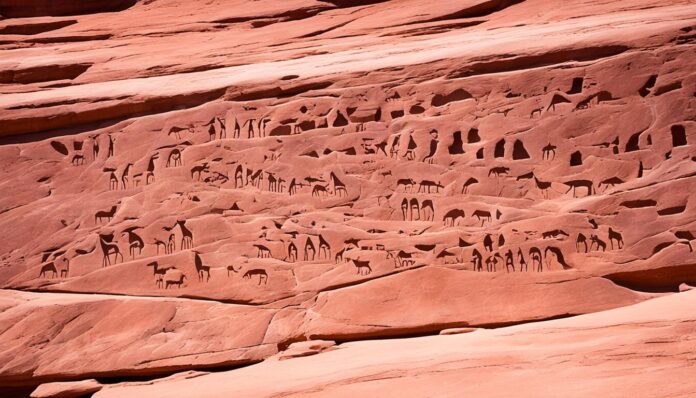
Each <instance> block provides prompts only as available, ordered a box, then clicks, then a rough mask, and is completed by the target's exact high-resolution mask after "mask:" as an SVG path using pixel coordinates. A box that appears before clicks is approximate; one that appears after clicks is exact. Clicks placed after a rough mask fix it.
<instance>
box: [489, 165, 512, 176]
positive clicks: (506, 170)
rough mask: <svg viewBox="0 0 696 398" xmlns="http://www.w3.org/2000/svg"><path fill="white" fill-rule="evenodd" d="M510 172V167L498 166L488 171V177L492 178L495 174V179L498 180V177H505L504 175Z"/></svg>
mask: <svg viewBox="0 0 696 398" xmlns="http://www.w3.org/2000/svg"><path fill="white" fill-rule="evenodd" d="M509 172H510V168H509V167H505V166H497V167H493V168H491V169H490V170H489V171H488V177H490V176H491V175H494V174H495V177H496V178H498V177H500V176H501V175H503V174H508V173H509Z"/></svg>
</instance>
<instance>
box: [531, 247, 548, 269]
mask: <svg viewBox="0 0 696 398" xmlns="http://www.w3.org/2000/svg"><path fill="white" fill-rule="evenodd" d="M529 257H530V259H531V262H532V271H537V272H543V271H544V264H543V262H542V257H541V250H539V248H538V247H530V248H529ZM534 264H536V265H537V267H536V268H534Z"/></svg>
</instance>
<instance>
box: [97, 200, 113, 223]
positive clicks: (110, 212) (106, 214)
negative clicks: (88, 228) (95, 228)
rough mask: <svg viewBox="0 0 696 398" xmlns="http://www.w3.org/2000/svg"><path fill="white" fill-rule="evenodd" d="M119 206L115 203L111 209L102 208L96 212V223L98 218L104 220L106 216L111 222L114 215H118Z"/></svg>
mask: <svg viewBox="0 0 696 398" xmlns="http://www.w3.org/2000/svg"><path fill="white" fill-rule="evenodd" d="M117 207H118V206H116V205H114V206H111V209H109V210H100V211H98V212H96V213H94V223H95V224H96V223H97V220H99V222H102V219H103V218H106V219H107V220H108V221H109V222H111V219H112V218H114V216H115V215H116V209H117Z"/></svg>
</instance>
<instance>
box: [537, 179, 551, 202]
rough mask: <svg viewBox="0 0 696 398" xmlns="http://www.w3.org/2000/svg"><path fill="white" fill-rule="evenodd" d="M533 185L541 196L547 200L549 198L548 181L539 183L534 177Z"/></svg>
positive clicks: (549, 184) (549, 186) (549, 185)
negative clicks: (539, 191)
mask: <svg viewBox="0 0 696 398" xmlns="http://www.w3.org/2000/svg"><path fill="white" fill-rule="evenodd" d="M534 184H535V185H536V187H537V188H539V189H540V190H541V195H542V196H543V197H544V198H546V199H548V198H549V188H551V183H550V182H548V181H540V180H539V179H538V178H536V176H534Z"/></svg>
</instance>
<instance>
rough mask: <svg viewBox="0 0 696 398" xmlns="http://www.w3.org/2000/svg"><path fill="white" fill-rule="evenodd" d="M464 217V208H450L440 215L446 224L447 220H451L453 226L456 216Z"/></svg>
mask: <svg viewBox="0 0 696 398" xmlns="http://www.w3.org/2000/svg"><path fill="white" fill-rule="evenodd" d="M464 217H466V215H465V213H464V210H462V209H452V210H450V211H448V212H447V213H445V215H444V216H443V217H442V221H443V223H444V224H445V226H447V224H448V220H451V221H452V227H454V224H455V223H456V221H457V219H458V218H464Z"/></svg>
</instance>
